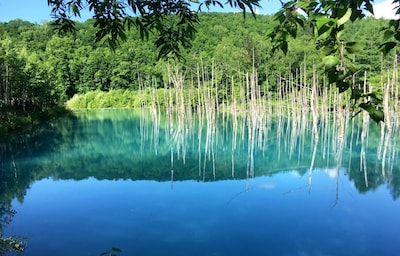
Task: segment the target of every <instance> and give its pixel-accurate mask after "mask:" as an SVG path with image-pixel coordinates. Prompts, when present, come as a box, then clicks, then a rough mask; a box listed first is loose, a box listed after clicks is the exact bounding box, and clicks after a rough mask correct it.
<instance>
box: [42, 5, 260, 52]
mask: <svg viewBox="0 0 400 256" xmlns="http://www.w3.org/2000/svg"><path fill="white" fill-rule="evenodd" d="M47 2H48V5H49V6H51V7H52V16H53V18H54V26H55V27H56V28H57V29H58V30H59V31H60V32H73V31H74V29H75V22H74V21H73V18H74V17H80V14H81V11H82V10H85V9H87V10H89V11H90V12H91V13H93V19H94V20H95V22H94V24H93V25H94V27H95V28H96V29H97V31H96V40H97V41H101V40H103V41H105V42H106V43H107V44H108V45H109V46H110V47H111V49H115V48H116V47H117V45H118V44H119V40H125V39H126V30H127V29H128V30H129V29H130V28H131V27H136V28H137V29H138V30H139V31H140V36H141V37H142V39H145V38H146V39H148V38H149V34H150V33H155V34H156V38H155V40H154V44H155V45H156V46H157V47H158V49H159V57H166V56H168V55H169V54H172V55H173V56H174V57H180V56H181V55H180V48H181V47H189V46H191V40H192V39H193V38H194V34H195V32H196V28H195V25H196V24H197V23H198V22H199V18H198V12H200V11H201V10H202V8H209V7H210V6H212V5H214V6H215V5H218V6H221V7H222V6H223V4H222V3H221V2H219V1H216V0H205V1H201V2H200V1H197V0H140V1H137V0H124V1H121V0H104V1H101V0H48V1H47ZM226 4H228V5H230V6H231V7H236V8H238V9H240V10H242V11H243V14H244V15H245V13H246V11H250V12H251V13H253V14H255V12H254V11H255V7H259V0H228V1H227V2H226ZM196 7H197V8H196Z"/></svg>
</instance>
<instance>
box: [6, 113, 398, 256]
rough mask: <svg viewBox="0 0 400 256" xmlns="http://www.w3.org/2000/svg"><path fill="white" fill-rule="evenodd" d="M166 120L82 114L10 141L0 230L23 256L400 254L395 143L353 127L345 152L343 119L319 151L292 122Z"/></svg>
mask: <svg viewBox="0 0 400 256" xmlns="http://www.w3.org/2000/svg"><path fill="white" fill-rule="evenodd" d="M158 118H159V116H157V117H154V116H153V117H152V116H150V115H141V114H140V113H138V112H136V111H133V110H101V111H100V110H99V111H87V112H77V113H76V117H75V118H68V119H63V120H59V121H53V122H52V123H50V124H48V125H45V126H42V127H39V128H37V129H36V130H34V131H32V132H31V133H29V134H25V135H24V136H21V137H19V138H18V139H13V140H10V141H4V142H2V144H1V145H2V146H1V148H0V156H1V158H0V160H1V165H0V167H1V184H2V185H1V187H0V195H1V197H0V199H1V204H2V205H1V212H0V213H1V214H3V215H6V213H7V209H14V210H15V211H16V212H17V213H16V214H15V216H13V218H12V221H11V223H9V224H8V225H4V223H2V224H3V227H2V229H3V230H4V232H5V233H6V234H10V235H19V236H24V237H26V238H27V239H28V242H27V249H26V251H25V253H24V255H99V254H100V253H102V252H104V251H107V250H108V249H110V248H111V247H117V248H120V249H121V250H122V253H121V255H399V251H400V219H399V214H400V201H399V199H398V198H399V196H400V173H399V166H400V165H399V162H398V160H397V158H398V157H397V156H398V146H397V143H396V141H397V133H396V132H394V133H393V134H391V137H390V138H389V139H388V140H387V144H385V143H384V142H385V140H382V145H386V146H385V147H384V148H381V147H380V146H379V145H381V137H380V135H381V134H380V128H379V126H376V125H374V124H370V125H369V131H368V137H367V139H366V140H365V141H364V144H363V143H361V135H360V134H361V130H362V124H360V123H359V122H355V123H354V124H349V126H347V128H346V130H345V133H344V134H345V140H344V143H343V151H340V150H338V149H339V148H340V147H339V146H338V145H336V144H335V143H336V141H338V139H337V138H336V137H335V127H334V125H333V120H331V123H330V124H331V125H330V126H329V127H328V126H327V127H325V128H324V127H323V125H322V124H320V125H319V129H320V136H319V141H318V143H316V142H315V140H313V135H312V132H311V128H310V127H311V125H305V126H304V127H297V128H299V129H297V128H296V129H295V128H294V126H293V124H292V123H291V122H290V121H288V120H285V119H281V120H278V119H276V118H273V119H271V120H269V121H268V125H266V126H265V127H258V128H256V129H254V130H252V131H251V132H250V130H249V129H248V126H247V125H246V120H244V119H241V118H239V119H237V122H238V123H237V124H238V125H237V126H235V125H234V123H235V122H234V119H233V118H232V117H229V116H223V117H222V116H221V117H219V119H218V122H217V123H216V124H215V125H214V126H213V127H207V125H206V122H202V121H201V120H200V121H199V120H198V119H196V118H193V119H191V120H190V122H188V123H189V124H190V125H188V124H185V125H182V124H179V120H175V119H174V120H172V121H170V120H168V118H167V116H166V115H162V116H161V117H160V119H158ZM331 126H332V127H331ZM297 131H300V132H297ZM250 134H252V135H254V134H256V135H257V136H254V137H252V135H250ZM336 135H337V134H336ZM252 138H254V139H253V140H252ZM314 148H315V149H316V151H315V152H316V153H315V155H314V156H313V152H314ZM363 149H365V151H364V150H363ZM384 150H385V151H384ZM379 152H385V154H382V153H379ZM364 155H365V158H364V157H363V156H364ZM339 156H340V157H339ZM363 163H365V165H364V164H363Z"/></svg>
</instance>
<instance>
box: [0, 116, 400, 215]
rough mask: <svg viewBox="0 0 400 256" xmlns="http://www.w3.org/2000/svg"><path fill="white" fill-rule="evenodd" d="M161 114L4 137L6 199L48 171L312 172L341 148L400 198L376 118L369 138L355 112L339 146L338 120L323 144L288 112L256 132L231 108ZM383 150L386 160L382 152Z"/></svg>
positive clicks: (149, 175) (209, 177)
mask: <svg viewBox="0 0 400 256" xmlns="http://www.w3.org/2000/svg"><path fill="white" fill-rule="evenodd" d="M157 118H158V119H154V116H152V115H147V114H140V113H139V112H135V111H132V110H108V111H107V110H102V111H90V112H79V113H78V114H77V117H73V118H69V119H63V120H58V121H53V122H52V123H50V124H47V125H44V126H41V127H38V128H37V129H36V130H34V131H32V132H31V133H30V134H27V135H24V136H21V137H19V138H18V139H13V140H11V141H8V142H3V143H2V144H1V148H0V150H1V154H0V157H1V162H0V165H1V166H0V167H1V170H2V171H1V172H0V175H1V179H0V180H1V186H0V195H1V201H2V204H3V205H6V207H7V208H9V206H10V205H9V204H10V202H11V200H12V199H13V198H17V199H18V200H20V201H23V198H24V195H25V193H26V190H27V189H28V188H29V185H30V184H32V183H33V182H34V181H36V180H40V179H43V178H53V179H74V180H81V179H86V178H88V177H94V178H96V179H109V180H113V179H131V180H156V181H167V180H171V178H173V179H174V180H199V181H213V180H222V179H246V178H251V177H254V176H261V175H274V174H275V173H278V172H284V171H293V170H295V171H297V172H298V173H299V174H300V175H305V174H307V173H309V172H311V171H312V170H310V163H311V162H312V161H313V165H312V168H315V169H324V168H337V161H338V160H337V159H338V154H341V159H340V163H341V164H340V166H339V167H341V168H342V169H343V168H344V169H345V170H346V174H347V175H348V177H349V179H350V180H352V181H354V184H355V186H356V187H357V189H358V190H359V191H360V192H365V191H368V190H371V189H376V188H377V187H379V186H381V185H384V184H386V185H387V186H388V187H389V189H390V191H391V194H392V196H393V198H395V199H396V198H398V197H399V196H400V176H399V175H400V174H399V166H398V163H397V162H396V157H395V156H397V151H396V147H395V145H393V144H386V145H385V143H383V142H381V133H380V129H379V126H377V125H376V124H371V125H369V130H368V134H367V135H368V136H367V137H366V138H365V141H364V140H361V137H362V136H363V127H362V125H363V123H362V122H361V121H359V120H356V119H353V120H354V123H352V122H350V123H349V125H347V126H346V127H347V128H346V129H345V134H344V137H345V140H344V147H343V152H339V151H338V148H339V146H338V144H337V143H336V142H335V141H337V140H338V139H337V138H335V136H337V134H338V133H337V131H336V129H335V128H334V125H333V124H332V125H330V126H329V127H328V126H323V125H320V128H319V134H320V135H319V141H318V145H316V144H315V140H314V139H313V134H312V129H311V127H312V124H304V123H303V124H301V127H300V126H299V127H295V125H299V124H295V122H291V121H289V120H288V119H285V118H275V119H270V120H269V121H268V122H266V123H267V125H266V126H264V127H257V128H254V127H253V128H252V130H251V131H250V130H249V128H248V127H251V125H248V123H247V122H249V120H247V119H244V118H241V117H237V119H236V120H234V119H233V118H232V117H231V116H229V115H223V116H220V117H219V121H218V123H217V124H216V125H215V126H214V127H210V126H209V125H208V123H207V122H202V121H201V120H200V121H199V120H198V119H193V122H191V124H190V125H185V126H181V125H180V124H179V121H177V120H173V122H172V121H171V120H170V119H169V117H168V116H167V115H159V116H157ZM174 118H175V117H174ZM157 120H158V121H157ZM154 121H155V122H154ZM393 134H395V133H392V136H393ZM362 141H364V142H363V143H362ZM389 141H391V142H392V143H393V142H395V141H396V139H391V140H389ZM314 145H316V154H315V156H314V158H313V154H312V153H313V146H314ZM384 147H385V148H384ZM384 150H386V151H385V152H386V153H385V155H384V159H383V160H382V155H383V154H382V153H381V156H379V153H378V152H384ZM312 168H311V169H312Z"/></svg>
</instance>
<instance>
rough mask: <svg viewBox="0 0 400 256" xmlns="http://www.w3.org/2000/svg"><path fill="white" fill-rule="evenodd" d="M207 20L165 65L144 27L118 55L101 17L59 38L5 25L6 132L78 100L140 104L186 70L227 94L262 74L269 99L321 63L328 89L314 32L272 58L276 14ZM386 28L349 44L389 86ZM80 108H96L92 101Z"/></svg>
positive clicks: (366, 29) (357, 59)
mask: <svg viewBox="0 0 400 256" xmlns="http://www.w3.org/2000/svg"><path fill="white" fill-rule="evenodd" d="M199 19H200V22H199V23H198V24H196V30H197V33H196V35H195V39H194V40H193V41H192V47H191V48H190V49H185V50H184V51H183V52H182V53H181V54H182V57H183V58H182V59H180V60H176V59H161V60H159V59H158V50H157V48H155V46H154V43H153V40H152V35H151V34H150V37H149V39H148V40H142V39H141V36H140V32H138V31H136V30H131V31H129V32H127V40H125V41H123V42H121V44H120V45H119V47H117V48H116V49H115V50H112V49H110V48H109V46H108V45H106V44H104V43H96V38H95V37H96V32H95V30H94V28H93V23H94V22H95V21H94V20H87V21H86V22H83V23H79V22H77V24H76V28H77V30H76V32H75V33H71V34H66V35H59V33H57V32H56V31H55V30H54V29H53V27H52V26H51V25H50V23H44V24H33V23H30V22H27V21H23V20H19V19H18V20H12V21H10V22H8V23H0V52H1V53H0V77H1V79H0V109H1V111H0V120H1V122H0V131H2V132H4V131H10V130H12V129H15V128H19V127H21V126H24V125H26V123H33V122H35V121H36V120H37V119H39V120H40V119H41V118H47V117H48V116H51V115H54V114H56V115H59V114H60V113H61V112H63V110H64V109H65V107H66V103H67V102H68V101H69V100H70V99H71V98H73V97H74V95H85V94H88V93H89V95H94V94H96V95H98V94H100V95H101V96H102V97H108V96H107V95H113V97H114V101H108V103H107V105H101V106H102V107H138V106H139V103H138V101H137V100H135V97H136V95H137V92H138V90H144V91H145V90H146V87H151V88H156V89H158V88H170V87H171V86H172V85H171V84H169V83H168V81H169V79H168V71H167V70H168V69H169V68H170V67H173V68H174V69H179V70H180V72H182V73H184V74H185V75H184V79H185V81H184V83H187V84H195V83H193V80H195V79H196V75H197V76H198V70H199V67H200V69H201V71H202V74H201V75H202V76H211V75H212V76H213V83H214V88H215V90H217V94H218V93H219V92H218V90H221V91H223V90H225V86H224V85H226V84H227V83H233V84H235V82H236V81H237V82H238V83H239V82H240V81H241V80H242V79H243V78H242V76H243V75H244V74H246V73H249V72H252V71H253V70H257V76H258V80H257V81H258V85H259V86H260V88H261V89H262V93H263V94H274V93H276V92H277V83H278V82H277V81H278V80H279V79H285V78H289V77H293V76H294V75H295V74H297V73H299V72H300V71H299V70H301V72H303V73H304V74H309V77H310V79H311V75H312V73H313V67H314V66H316V69H317V72H318V74H319V75H318V78H319V80H320V81H319V82H318V85H319V86H321V87H322V86H324V85H326V84H324V82H323V81H324V73H323V72H324V67H323V66H321V65H322V64H320V63H321V53H320V51H319V50H318V49H317V48H318V46H317V47H316V45H315V42H314V41H313V39H312V35H310V33H309V32H308V31H304V30H303V31H299V32H298V35H297V37H296V39H291V41H290V42H289V50H288V52H287V54H286V55H284V54H282V53H275V54H272V45H271V43H270V41H269V40H268V38H267V36H266V35H267V33H268V31H270V30H271V29H272V28H273V27H274V26H275V25H276V21H275V20H274V19H273V17H272V16H265V15H257V16H256V17H255V18H253V17H252V16H246V18H243V14H242V13H200V14H199ZM385 25H387V21H386V20H383V19H374V18H365V19H362V20H359V21H357V22H354V23H351V24H349V26H346V29H345V31H344V35H343V38H344V40H348V41H355V42H358V43H359V44H360V45H362V48H363V49H362V51H361V52H358V53H357V55H354V57H353V61H354V63H355V64H356V66H357V70H358V73H357V74H356V76H358V78H359V79H360V80H362V79H364V76H365V74H366V76H367V79H368V85H369V86H370V87H373V88H379V87H381V86H382V79H385V76H387V73H388V72H387V70H388V69H389V68H391V67H392V66H393V57H392V56H390V54H389V55H388V56H386V57H383V54H382V53H381V52H380V51H379V46H380V45H381V44H382V43H383V42H384V41H383V37H382V33H379V32H380V31H381V29H382V28H383V27H384V26H385ZM211 73H212V74H211ZM294 86H295V85H294ZM378 91H379V90H378ZM107 92H109V93H108V94H107ZM221 93H222V92H221ZM75 97H77V96H75ZM222 100H223V97H221V101H222ZM70 106H71V104H70ZM96 106H98V105H96ZM75 107H90V102H89V103H88V102H86V103H85V104H84V105H83V106H82V105H80V106H79V104H78V105H76V106H75Z"/></svg>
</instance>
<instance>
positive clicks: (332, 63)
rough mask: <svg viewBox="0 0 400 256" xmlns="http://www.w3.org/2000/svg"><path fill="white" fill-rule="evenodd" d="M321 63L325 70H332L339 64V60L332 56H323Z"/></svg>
mask: <svg viewBox="0 0 400 256" xmlns="http://www.w3.org/2000/svg"><path fill="white" fill-rule="evenodd" d="M322 61H323V63H324V65H325V68H327V69H331V68H334V67H336V65H338V64H339V63H340V59H339V58H338V57H336V56H334V55H328V56H325V57H324V58H323V59H322Z"/></svg>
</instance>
